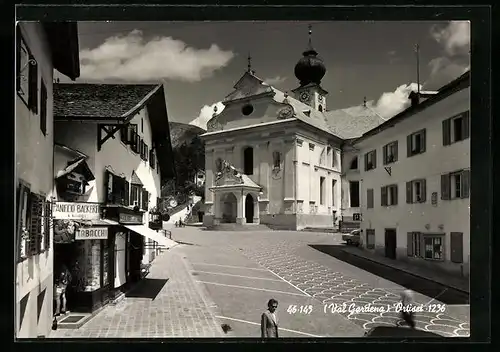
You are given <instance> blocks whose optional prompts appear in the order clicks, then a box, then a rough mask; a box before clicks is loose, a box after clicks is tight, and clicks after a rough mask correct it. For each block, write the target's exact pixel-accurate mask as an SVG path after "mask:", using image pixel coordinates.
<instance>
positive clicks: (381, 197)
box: [380, 186, 387, 207]
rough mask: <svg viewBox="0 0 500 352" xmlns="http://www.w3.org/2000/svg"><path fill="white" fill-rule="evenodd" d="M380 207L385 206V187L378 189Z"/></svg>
mask: <svg viewBox="0 0 500 352" xmlns="http://www.w3.org/2000/svg"><path fill="white" fill-rule="evenodd" d="M380 205H382V206H383V207H385V206H387V186H384V187H382V188H380Z"/></svg>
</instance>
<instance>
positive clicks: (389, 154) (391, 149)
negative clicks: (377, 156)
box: [382, 141, 398, 165]
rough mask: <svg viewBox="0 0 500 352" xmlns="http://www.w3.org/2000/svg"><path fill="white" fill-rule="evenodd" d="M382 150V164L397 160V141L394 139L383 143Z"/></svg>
mask: <svg viewBox="0 0 500 352" xmlns="http://www.w3.org/2000/svg"><path fill="white" fill-rule="evenodd" d="M382 150H383V157H384V165H388V164H390V163H394V162H396V161H398V141H394V142H391V143H388V144H386V145H384V147H383V148H382Z"/></svg>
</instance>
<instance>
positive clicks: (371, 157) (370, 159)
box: [365, 150, 377, 171]
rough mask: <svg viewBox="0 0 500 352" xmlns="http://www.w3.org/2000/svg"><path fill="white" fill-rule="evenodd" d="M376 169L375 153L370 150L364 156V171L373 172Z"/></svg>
mask: <svg viewBox="0 0 500 352" xmlns="http://www.w3.org/2000/svg"><path fill="white" fill-rule="evenodd" d="M376 167H377V151H376V150H372V151H371V152H368V153H366V154H365V171H369V170H373V169H375V168H376Z"/></svg>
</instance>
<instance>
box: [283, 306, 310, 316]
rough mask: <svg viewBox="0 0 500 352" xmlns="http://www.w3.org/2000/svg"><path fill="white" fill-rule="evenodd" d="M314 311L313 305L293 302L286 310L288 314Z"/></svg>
mask: <svg viewBox="0 0 500 352" xmlns="http://www.w3.org/2000/svg"><path fill="white" fill-rule="evenodd" d="M312 311H313V306H312V305H306V306H297V305H295V304H291V305H289V306H288V308H287V310H286V312H287V313H288V314H297V313H300V314H311V313H312Z"/></svg>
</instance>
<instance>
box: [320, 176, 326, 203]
mask: <svg viewBox="0 0 500 352" xmlns="http://www.w3.org/2000/svg"><path fill="white" fill-rule="evenodd" d="M319 204H321V205H323V204H325V178H324V177H323V176H321V177H320V178H319Z"/></svg>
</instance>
